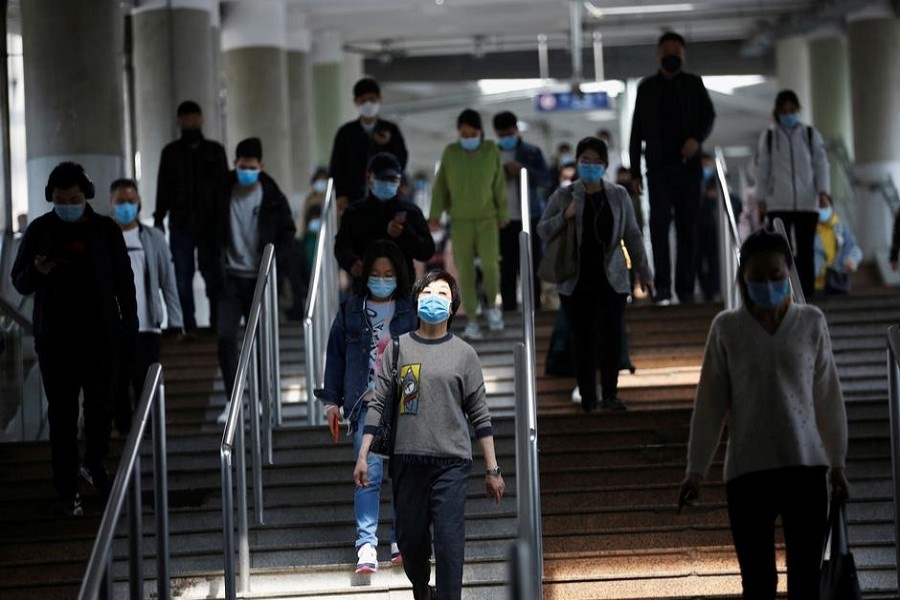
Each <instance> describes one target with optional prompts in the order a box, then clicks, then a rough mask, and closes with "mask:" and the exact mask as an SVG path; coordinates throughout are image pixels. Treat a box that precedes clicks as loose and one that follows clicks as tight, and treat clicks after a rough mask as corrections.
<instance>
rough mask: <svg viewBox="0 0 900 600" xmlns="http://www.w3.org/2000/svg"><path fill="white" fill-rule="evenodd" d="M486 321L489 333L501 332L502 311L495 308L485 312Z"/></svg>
mask: <svg viewBox="0 0 900 600" xmlns="http://www.w3.org/2000/svg"><path fill="white" fill-rule="evenodd" d="M487 321H488V329H490V330H491V331H503V327H504V324H503V311H502V310H500V309H499V308H497V307H496V306H495V307H494V308H489V309H488V310H487Z"/></svg>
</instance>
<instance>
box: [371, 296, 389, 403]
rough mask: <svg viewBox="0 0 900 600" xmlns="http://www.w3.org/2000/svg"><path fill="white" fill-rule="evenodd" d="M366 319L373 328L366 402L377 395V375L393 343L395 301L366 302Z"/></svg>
mask: <svg viewBox="0 0 900 600" xmlns="http://www.w3.org/2000/svg"><path fill="white" fill-rule="evenodd" d="M365 309H366V318H367V319H368V320H369V327H371V328H372V343H371V345H370V346H369V389H368V390H367V391H366V402H368V401H369V400H371V399H372V396H373V395H374V394H375V374H376V373H378V369H379V368H381V360H382V357H383V356H384V349H385V348H387V346H388V344H390V343H391V327H390V325H391V319H392V318H393V317H394V301H393V300H389V301H387V302H373V301H371V300H366V304H365Z"/></svg>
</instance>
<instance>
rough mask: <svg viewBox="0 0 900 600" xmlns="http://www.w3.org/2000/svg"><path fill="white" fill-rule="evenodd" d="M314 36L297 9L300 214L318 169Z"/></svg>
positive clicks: (293, 24) (294, 202) (292, 87)
mask: <svg viewBox="0 0 900 600" xmlns="http://www.w3.org/2000/svg"><path fill="white" fill-rule="evenodd" d="M311 50H312V35H311V34H310V31H309V29H307V28H306V22H305V16H304V15H303V14H302V13H299V12H298V11H296V10H294V9H289V13H288V39H287V66H288V103H289V107H288V108H289V115H290V131H291V170H292V172H293V189H292V190H291V194H290V200H291V208H292V209H293V210H294V211H295V213H296V212H297V211H299V209H300V203H301V201H302V199H303V197H304V195H305V193H306V192H307V191H308V189H309V178H310V177H311V176H312V172H313V170H314V169H315V167H316V156H315V145H316V133H315V131H316V130H315V109H314V106H313V91H312V90H313V75H312V60H311V57H310V51H311Z"/></svg>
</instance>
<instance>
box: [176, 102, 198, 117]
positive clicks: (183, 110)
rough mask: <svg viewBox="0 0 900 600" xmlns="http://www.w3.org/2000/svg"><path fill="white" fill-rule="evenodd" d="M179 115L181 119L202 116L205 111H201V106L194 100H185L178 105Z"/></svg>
mask: <svg viewBox="0 0 900 600" xmlns="http://www.w3.org/2000/svg"><path fill="white" fill-rule="evenodd" d="M177 114H178V116H179V117H184V116H187V115H202V114H203V111H202V110H200V105H199V104H197V103H196V102H194V101H193V100H185V101H184V102H182V103H181V104H179V105H178V112H177Z"/></svg>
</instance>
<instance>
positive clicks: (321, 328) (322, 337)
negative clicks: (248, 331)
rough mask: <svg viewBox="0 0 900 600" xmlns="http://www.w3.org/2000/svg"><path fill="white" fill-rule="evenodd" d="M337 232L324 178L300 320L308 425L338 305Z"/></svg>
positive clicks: (318, 413) (314, 419)
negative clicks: (330, 246)
mask: <svg viewBox="0 0 900 600" xmlns="http://www.w3.org/2000/svg"><path fill="white" fill-rule="evenodd" d="M336 235H337V200H336V198H335V191H334V180H333V179H329V180H328V188H327V189H326V191H325V205H324V206H323V207H322V228H321V229H320V230H319V237H318V239H317V240H316V260H315V264H314V266H313V272H312V283H311V285H310V287H309V294H308V295H307V297H306V315H305V318H304V320H303V344H304V352H305V358H306V365H305V366H306V410H307V419H308V421H309V424H310V425H319V424H321V423H322V422H323V419H324V413H323V408H322V406H321V405H320V404H319V403H318V402H316V399H315V395H314V394H313V391H314V390H315V389H316V388H319V387H322V385H323V384H324V380H325V354H326V346H327V343H328V332H329V330H330V328H331V319H332V318H333V317H334V314H335V313H336V312H337V307H338V268H337V263H336V261H335V259H334V255H333V254H332V253H331V252H329V251H328V244H329V242H332V241H333V240H334V237H335V236H336Z"/></svg>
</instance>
